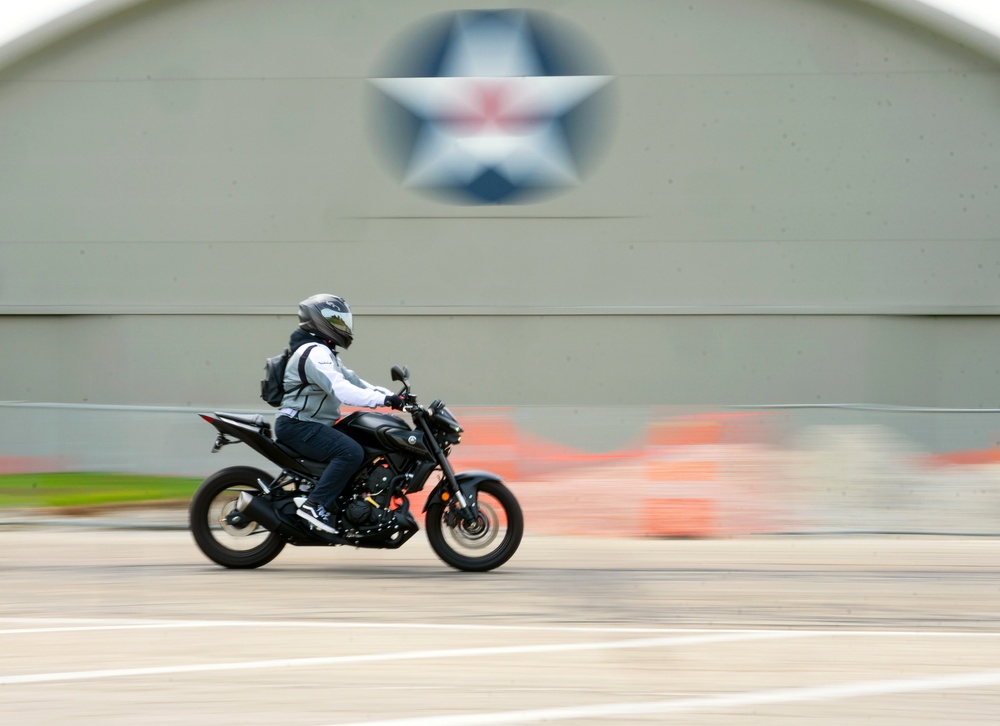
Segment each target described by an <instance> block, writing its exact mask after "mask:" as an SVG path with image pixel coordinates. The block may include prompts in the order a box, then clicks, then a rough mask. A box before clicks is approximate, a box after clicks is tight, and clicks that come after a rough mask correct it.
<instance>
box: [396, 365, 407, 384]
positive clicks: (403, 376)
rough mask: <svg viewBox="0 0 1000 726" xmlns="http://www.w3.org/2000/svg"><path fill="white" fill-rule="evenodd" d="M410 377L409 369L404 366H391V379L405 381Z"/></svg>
mask: <svg viewBox="0 0 1000 726" xmlns="http://www.w3.org/2000/svg"><path fill="white" fill-rule="evenodd" d="M409 377H410V369H409V368H407V367H406V366H403V367H402V368H400V367H399V366H393V367H392V380H394V381H402V382H403V383H406V380H407V379H408V378H409Z"/></svg>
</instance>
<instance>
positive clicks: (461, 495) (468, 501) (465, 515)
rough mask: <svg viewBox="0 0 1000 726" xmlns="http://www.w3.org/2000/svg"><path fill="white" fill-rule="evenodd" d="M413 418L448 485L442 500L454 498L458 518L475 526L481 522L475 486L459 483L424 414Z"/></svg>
mask: <svg viewBox="0 0 1000 726" xmlns="http://www.w3.org/2000/svg"><path fill="white" fill-rule="evenodd" d="M413 418H414V420H415V421H416V423H417V425H418V426H420V429H421V431H423V432H424V441H426V442H427V446H428V447H429V448H430V450H431V454H433V455H434V459H435V460H436V461H437V463H438V466H439V467H441V473H442V474H444V479H445V482H446V484H445V486H444V490H443V491H442V492H441V494H440V498H441V499H442V500H443V501H445V502H447V501H448V500H449V499H450V498H451V497H454V498H455V503H456V504H457V505H458V506H457V507H455V511H456V512H457V514H458V516H459V517H460V518H461V519H462V521H464V522H465V523H466V524H467V525H469V526H473V525H475V523H476V522H478V521H479V505H478V503H477V502H476V488H475V486H473V485H468V486H466V487H463V486H462V485H461V484H459V483H458V480H457V479H456V478H455V470H454V469H452V468H451V462H450V461H448V457H447V456H445V453H444V451H443V450H442V449H441V447H440V446H439V445H438V442H437V439H435V438H434V434H433V433H432V432H431V427H430V426H429V425H428V424H427V421H426V419H424V417H423V412H420V413H415V414H414V415H413ZM435 491H436V490H435ZM431 501H432V497H428V499H427V504H428V505H429V504H430V503H431ZM425 509H426V507H425Z"/></svg>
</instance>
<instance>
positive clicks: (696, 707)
mask: <svg viewBox="0 0 1000 726" xmlns="http://www.w3.org/2000/svg"><path fill="white" fill-rule="evenodd" d="M981 686H1000V671H982V672H978V673H955V674H951V675H945V676H925V677H921V678H909V679H895V680H884V681H857V682H854V683H838V684H832V685H827V686H806V687H802V688H777V689H773V690H767V691H749V692H745V693H724V694H720V695H716V696H701V697H697V698H681V699H674V700H670V701H647V702H642V701H640V702H629V703H605V704H592V705H588V706H568V707H562V708H538V709H532V710H527V711H506V712H499V713H479V714H467V715H448V716H421V717H417V718H402V719H390V720H388V721H385V720H383V721H357V722H355V723H350V724H338V726H506V725H507V724H526V723H539V722H542V721H569V720H573V719H583V718H587V719H593V718H611V717H620V716H644V715H666V714H672V713H693V712H696V711H711V710H715V709H723V708H740V707H743V706H768V705H778V704H785V703H803V702H815V701H835V700H843V699H849V698H864V697H866V696H884V695H888V694H893V693H918V692H922V691H940V690H947V689H955V688H976V687H981Z"/></svg>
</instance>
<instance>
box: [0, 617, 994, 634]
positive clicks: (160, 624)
mask: <svg viewBox="0 0 1000 726" xmlns="http://www.w3.org/2000/svg"><path fill="white" fill-rule="evenodd" d="M17 623H21V624H30V625H36V627H21V628H10V627H8V628H3V629H0V635H18V634H30V633H71V632H88V631H101V630H156V629H160V628H162V629H164V630H169V629H172V628H321V629H322V628H327V629H334V630H349V629H351V628H358V629H383V628H387V629H399V628H403V629H406V628H409V629H412V630H449V631H455V630H469V631H480V632H488V631H496V632H522V631H523V632H542V633H611V634H614V633H622V634H624V633H649V634H656V633H662V634H666V633H669V634H686V633H706V634H714V633H779V634H784V633H792V634H795V635H801V636H803V637H808V636H817V637H818V636H830V635H843V636H887V637H892V636H907V637H977V638H978V637H996V636H1000V631H977V630H845V629H841V628H828V629H825V630H824V629H814V628H813V629H804V628H803V629H797V628H784V629H769V628H622V627H594V626H566V625H551V626H549V625H497V624H491V623H481V624H476V623H447V622H445V623H365V622H351V621H349V620H343V621H321V620H320V621H310V620H274V621H271V620H147V619H123V618H14V617H6V618H5V617H0V625H13V624H17ZM53 623H60V625H53Z"/></svg>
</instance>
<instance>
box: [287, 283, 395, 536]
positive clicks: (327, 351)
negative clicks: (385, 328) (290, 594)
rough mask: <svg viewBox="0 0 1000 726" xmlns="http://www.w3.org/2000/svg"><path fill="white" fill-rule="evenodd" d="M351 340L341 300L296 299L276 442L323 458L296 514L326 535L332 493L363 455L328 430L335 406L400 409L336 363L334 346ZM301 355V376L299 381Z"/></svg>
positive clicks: (330, 528) (388, 394) (384, 392)
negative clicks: (295, 320)
mask: <svg viewBox="0 0 1000 726" xmlns="http://www.w3.org/2000/svg"><path fill="white" fill-rule="evenodd" d="M353 339H354V321H353V318H352V316H351V309H350V307H348V305H347V303H346V302H345V301H344V299H343V298H341V297H339V296H337V295H328V294H319V295H313V296H312V297H309V298H306V299H305V300H303V301H302V302H300V303H299V327H298V329H297V330H296V331H295V332H293V333H292V335H291V339H290V340H289V349H290V350H292V351H293V353H292V356H291V357H290V358H289V360H288V365H287V367H286V368H285V379H284V389H285V391H286V393H285V396H284V398H282V400H281V407H280V408H279V410H278V413H277V416H275V420H274V433H275V438H276V439H277V440H278V441H280V442H281V443H282V444H284V445H285V446H288V447H289V448H292V449H294V450H295V451H297V452H298V453H299V454H301V455H302V456H303V457H305V458H307V459H312V460H313V461H325V462H329V463H328V464H327V467H326V469H325V470H324V471H323V474H322V475H321V476H320V478H319V482H318V483H317V484H316V486H315V487H314V488H313V490H312V491H311V492H310V493H309V497H308V499H307V500H306V501H305V502H304V503H303V504H302V505H301V506H300V507H299V508H298V510H297V512H296V513H297V514H298V516H300V517H302V518H303V519H305V520H306V521H307V522H309V523H311V524H312V525H313V526H314V527H316V528H318V529H321V530H323V531H324V532H329V533H331V534H339V532H338V529H337V524H336V522H337V516H336V515H337V511H338V508H337V504H336V501H337V496H338V495H339V494H340V493H341V492H342V491H343V490H344V487H346V486H347V484H348V482H349V481H350V479H351V476H352V475H353V474H354V472H356V471H357V470H358V467H359V466H361V463H362V459H363V456H364V450H363V449H362V448H361V445H360V444H359V443H357V442H356V441H354V439H352V438H350V437H349V436H347V435H345V434H343V433H341V432H340V431H337V430H336V429H334V428H332V424H333V423H334V422H336V420H337V419H338V418H340V405H341V404H342V403H343V404H347V405H348V406H365V407H369V408H375V407H377V406H388V407H390V408H393V409H396V410H400V409H402V407H403V397H402V395H400V394H393V393H392V391H390V390H389V389H387V388H382V387H381V386H373V385H372V384H370V383H368V382H367V381H364V380H362V379H361V378H359V377H358V376H357V374H355V373H354V371H352V370H350V369H348V368H345V367H344V365H343V364H342V363H341V361H340V356H339V355H337V346H340V347H341V348H343V349H347V348H349V347H350V345H351V342H352V341H353ZM303 355H305V356H306V363H305V368H304V370H305V374H306V376H305V377H306V380H305V381H300V380H299V358H300V357H301V356H303Z"/></svg>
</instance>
